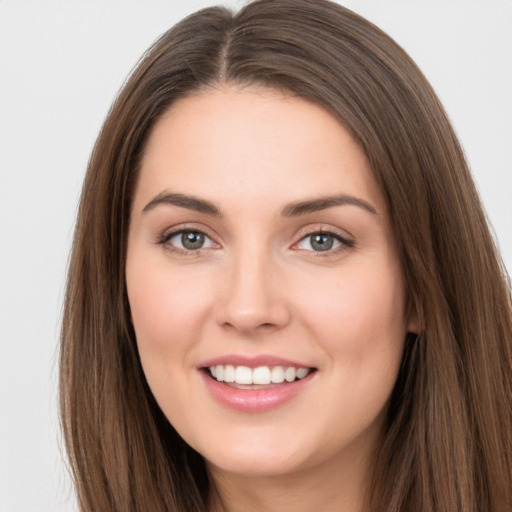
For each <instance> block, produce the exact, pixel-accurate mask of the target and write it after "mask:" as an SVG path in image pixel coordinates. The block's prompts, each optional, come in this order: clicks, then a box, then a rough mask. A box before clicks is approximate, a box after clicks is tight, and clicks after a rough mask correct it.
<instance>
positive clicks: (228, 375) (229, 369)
mask: <svg viewBox="0 0 512 512" xmlns="http://www.w3.org/2000/svg"><path fill="white" fill-rule="evenodd" d="M224 382H235V367H234V366H232V365H230V364H227V365H226V366H225V367H224Z"/></svg>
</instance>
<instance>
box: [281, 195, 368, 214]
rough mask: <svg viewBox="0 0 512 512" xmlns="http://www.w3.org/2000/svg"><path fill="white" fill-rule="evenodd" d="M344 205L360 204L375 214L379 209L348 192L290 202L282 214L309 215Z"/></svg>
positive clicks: (359, 205)
mask: <svg viewBox="0 0 512 512" xmlns="http://www.w3.org/2000/svg"><path fill="white" fill-rule="evenodd" d="M344 205H352V206H358V207H359V208H362V209H363V210H366V211H367V212H369V213H371V214H373V215H377V210H376V209H375V208H374V207H373V206H372V205H371V204H370V203H368V202H367V201H365V200H364V199H360V198H358V197H354V196H349V195H346V194H339V195H335V196H327V197H319V198H316V199H310V200H306V201H297V202H296V203H290V204H288V205H287V206H285V207H284V208H283V210H282V211H281V215H282V216H283V217H298V216H300V215H307V214H308V213H314V212H318V211H321V210H326V209H327V208H332V207H334V206H344Z"/></svg>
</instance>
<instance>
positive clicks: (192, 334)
mask: <svg viewBox="0 0 512 512" xmlns="http://www.w3.org/2000/svg"><path fill="white" fill-rule="evenodd" d="M199 284H200V285H199ZM211 288H212V287H211V286H210V285H208V281H205V280H204V279H203V278H201V277H200V276H190V275H189V274H187V272H180V271H179V269H178V270H173V271H171V270H170V269H169V266H168V265H161V264H159V263H158V262H156V263H154V264H152V263H151V262H150V263H149V264H145V265H138V264H137V262H136V261H133V262H131V263H130V264H129V265H127V290H128V300H129V303H130V309H131V314H132V319H133V325H134V329H135V332H136V335H137V343H138V345H139V350H140V352H141V356H143V355H144V352H145V351H149V350H150V351H151V352H152V353H153V354H155V353H162V355H163V353H167V352H177V351H179V350H180V349H183V348H184V347H186V346H188V345H190V344H193V343H194V340H197V339H199V328H200V325H201V322H200V319H201V318H203V317H204V316H205V315H207V312H208V308H209V304H210V303H211V299H210V295H211Z"/></svg>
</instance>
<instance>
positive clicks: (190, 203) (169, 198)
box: [142, 192, 377, 217]
mask: <svg viewBox="0 0 512 512" xmlns="http://www.w3.org/2000/svg"><path fill="white" fill-rule="evenodd" d="M160 205H172V206H178V207H180V208H186V209H188V210H194V211H196V212H199V213H205V214H207V215H212V216H214V217H222V216H223V215H222V213H221V211H220V209H219V208H218V207H217V206H216V205H215V204H214V203H212V202H210V201H207V200H206V199H199V198H197V197H194V196H189V195H186V194H180V193H177V192H162V193H160V194H158V195H157V196H155V197H154V198H153V199H152V200H151V201H150V202H149V203H148V204H147V205H146V206H145V207H144V208H143V209H142V212H143V213H145V212H148V211H150V210H152V209H153V208H156V207H157V206H160ZM344 205H352V206H358V207H359V208H362V209H363V210H366V211H367V212H369V213H371V214H373V215H377V210H376V209H375V208H374V207H373V206H372V205H371V204H370V203H368V202H367V201H365V200H364V199H360V198H358V197H354V196H350V195H346V194H338V195H334V196H326V197H319V198H316V199H309V200H305V201H297V202H295V203H290V204H288V205H286V206H285V207H284V208H283V209H282V211H281V216H282V217H300V216H301V215H307V214H309V213H314V212H318V211H322V210H326V209H327V208H333V207H335V206H344Z"/></svg>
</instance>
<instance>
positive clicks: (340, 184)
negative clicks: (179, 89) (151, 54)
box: [136, 86, 385, 210]
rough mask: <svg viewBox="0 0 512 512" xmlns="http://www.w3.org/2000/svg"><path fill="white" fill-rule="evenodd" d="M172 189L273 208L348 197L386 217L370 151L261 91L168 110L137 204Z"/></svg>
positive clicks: (319, 117)
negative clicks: (360, 199) (307, 200)
mask: <svg viewBox="0 0 512 512" xmlns="http://www.w3.org/2000/svg"><path fill="white" fill-rule="evenodd" d="M168 189H171V190H173V191H175V190H177V191H179V192H184V193H188V194H193V195H199V196H202V197H205V196H206V198H211V199H212V200H213V201H222V200H226V201H233V200H236V199H239V200H240V201H260V202H261V199H262V198H265V201H266V204H267V205H269V206H270V205H271V204H273V202H276V203H282V202H286V201H294V200H300V199H302V198H304V197H312V196H316V195H318V196H320V195H332V194H333V193H345V194H352V195H358V196H363V198H364V199H367V200H369V201H371V202H373V203H374V204H375V206H376V208H377V209H378V210H385V205H384V203H383V198H382V195H381V193H380V191H379V190H378V187H377V185H376V182H375V180H374V178H373V175H372V172H371V169H370V166H369V163H368V160H367V158H366V156H365V154H364V152H363V151H362V149H361V148H360V147H359V145H358V144H357V143H356V142H355V140H354V139H353V138H352V136H351V135H350V134H349V132H348V131H347V130H346V129H345V128H344V127H343V126H342V125H341V124H340V123H339V122H338V121H337V120H336V119H335V118H334V117H333V116H332V115H331V114H330V113H328V112H327V111H326V110H325V109H323V108H321V107H319V106H318V105H316V104H313V103H311V102H308V101H306V100H303V99H300V98H297V97H294V96H289V95H285V94H283V93H280V92H276V91H272V90H268V89H261V88H244V89H237V88H234V87H227V86H226V87H224V88H221V89H208V90H204V91H201V92H200V93H198V94H195V95H193V96H189V97H186V98H183V99H180V100H178V101H177V102H175V103H174V104H173V105H172V106H171V107H170V108H169V110H168V111H167V112H166V113H165V114H164V115H163V116H162V117H161V118H160V119H159V121H158V122H157V123H156V124H155V126H154V127H153V130H152V132H151V134H150V136H149V139H148V143H147V146H146V148H145V152H144V156H143V159H142V166H141V174H140V177H139V184H138V190H137V196H136V201H137V200H140V198H141V196H142V197H144V198H146V199H149V198H150V197H151V196H152V195H153V196H154V195H156V194H158V193H161V192H162V191H164V190H168Z"/></svg>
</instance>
